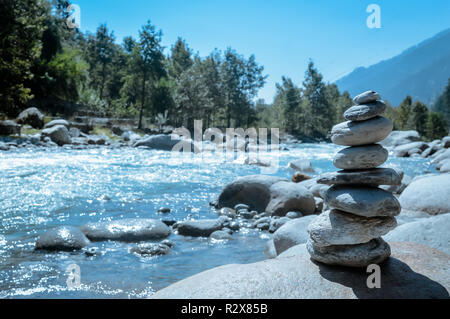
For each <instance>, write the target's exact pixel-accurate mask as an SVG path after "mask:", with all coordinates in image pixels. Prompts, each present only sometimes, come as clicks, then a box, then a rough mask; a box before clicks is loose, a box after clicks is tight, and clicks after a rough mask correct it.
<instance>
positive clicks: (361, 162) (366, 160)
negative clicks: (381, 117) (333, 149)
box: [333, 144, 389, 169]
mask: <svg viewBox="0 0 450 319" xmlns="http://www.w3.org/2000/svg"><path fill="white" fill-rule="evenodd" d="M388 156H389V152H388V150H387V149H385V148H384V147H382V146H381V145H379V144H373V145H364V146H352V147H347V148H344V149H343V150H340V151H339V152H338V153H336V155H335V156H334V158H333V164H334V166H336V167H337V168H340V169H366V168H375V167H378V166H380V165H382V164H383V163H384V162H386V160H387V159H388Z"/></svg>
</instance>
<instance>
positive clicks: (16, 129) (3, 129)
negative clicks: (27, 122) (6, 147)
mask: <svg viewBox="0 0 450 319" xmlns="http://www.w3.org/2000/svg"><path fill="white" fill-rule="evenodd" d="M20 129H21V126H20V125H19V124H17V123H16V122H14V121H11V120H6V121H0V135H6V136H7V135H15V134H18V135H20Z"/></svg>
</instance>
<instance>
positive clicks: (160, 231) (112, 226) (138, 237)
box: [81, 218, 171, 242]
mask: <svg viewBox="0 0 450 319" xmlns="http://www.w3.org/2000/svg"><path fill="white" fill-rule="evenodd" d="M81 231H82V232H83V233H84V234H85V235H86V236H87V237H88V238H89V239H90V240H92V241H103V240H118V241H125V242H134V241H143V240H157V239H163V238H166V237H168V236H169V235H170V233H171V231H170V228H169V227H168V226H167V225H166V224H164V223H163V222H162V221H160V220H156V219H150V218H127V219H120V220H114V221H105V222H95V223H88V224H86V225H84V226H83V227H81Z"/></svg>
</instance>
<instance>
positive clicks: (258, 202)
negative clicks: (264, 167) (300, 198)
mask: <svg viewBox="0 0 450 319" xmlns="http://www.w3.org/2000/svg"><path fill="white" fill-rule="evenodd" d="M280 181H287V179H284V178H280V177H275V176H267V175H250V176H244V177H240V178H238V179H237V180H236V181H234V182H233V183H231V184H228V185H227V186H225V188H224V189H223V190H222V193H221V194H220V195H219V199H218V202H217V205H218V208H222V207H234V206H236V205H237V204H241V203H242V204H246V205H248V206H249V208H250V210H256V211H258V212H263V211H264V210H265V209H266V207H267V205H268V204H269V202H270V187H271V186H272V185H273V184H275V183H277V182H280Z"/></svg>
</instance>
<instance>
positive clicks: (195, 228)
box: [177, 216, 225, 237]
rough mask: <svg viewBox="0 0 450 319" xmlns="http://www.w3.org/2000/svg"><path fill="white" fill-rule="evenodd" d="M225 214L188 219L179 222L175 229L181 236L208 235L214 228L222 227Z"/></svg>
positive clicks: (219, 228)
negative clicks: (217, 216) (200, 218)
mask: <svg viewBox="0 0 450 319" xmlns="http://www.w3.org/2000/svg"><path fill="white" fill-rule="evenodd" d="M223 217H225V216H221V217H219V218H217V219H202V220H188V221H184V222H181V223H179V225H178V227H177V230H178V234H180V235H182V236H192V237H209V236H210V235H211V234H212V233H214V232H215V231H216V230H221V229H222V228H223V227H224V223H225V218H223Z"/></svg>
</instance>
